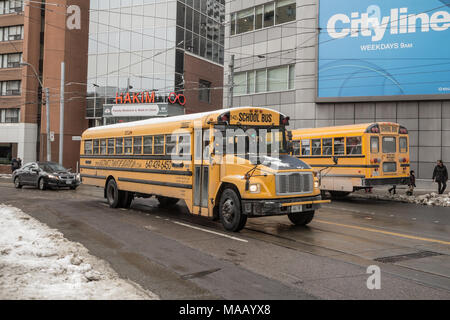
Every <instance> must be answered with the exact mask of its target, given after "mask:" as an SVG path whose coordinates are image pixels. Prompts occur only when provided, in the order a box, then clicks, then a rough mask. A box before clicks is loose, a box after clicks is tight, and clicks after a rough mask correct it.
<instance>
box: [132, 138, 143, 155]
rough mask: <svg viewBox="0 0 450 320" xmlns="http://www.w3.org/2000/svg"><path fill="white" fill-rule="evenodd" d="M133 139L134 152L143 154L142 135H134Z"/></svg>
mask: <svg viewBox="0 0 450 320" xmlns="http://www.w3.org/2000/svg"><path fill="white" fill-rule="evenodd" d="M133 139H134V141H133V154H142V137H134V138H133Z"/></svg>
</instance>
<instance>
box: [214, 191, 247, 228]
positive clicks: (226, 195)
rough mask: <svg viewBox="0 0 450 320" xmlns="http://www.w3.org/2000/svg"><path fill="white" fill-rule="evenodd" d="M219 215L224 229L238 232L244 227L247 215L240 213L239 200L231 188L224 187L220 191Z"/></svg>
mask: <svg viewBox="0 0 450 320" xmlns="http://www.w3.org/2000/svg"><path fill="white" fill-rule="evenodd" d="M219 216H220V221H221V222H222V225H223V227H224V228H225V230H228V231H233V232H239V231H241V230H242V229H243V228H244V226H245V224H246V222H247V215H245V214H243V213H242V210H241V200H240V199H239V197H238V195H237V194H236V192H235V191H234V190H233V189H225V190H224V192H223V193H222V196H221V197H220V204H219Z"/></svg>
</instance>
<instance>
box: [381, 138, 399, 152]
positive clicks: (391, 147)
mask: <svg viewBox="0 0 450 320" xmlns="http://www.w3.org/2000/svg"><path fill="white" fill-rule="evenodd" d="M396 152H397V141H396V139H395V137H383V153H396Z"/></svg>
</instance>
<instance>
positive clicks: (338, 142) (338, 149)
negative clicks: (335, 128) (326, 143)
mask: <svg viewBox="0 0 450 320" xmlns="http://www.w3.org/2000/svg"><path fill="white" fill-rule="evenodd" d="M334 154H335V155H341V154H345V143H344V138H334Z"/></svg>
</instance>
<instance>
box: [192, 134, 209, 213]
mask: <svg viewBox="0 0 450 320" xmlns="http://www.w3.org/2000/svg"><path fill="white" fill-rule="evenodd" d="M209 135H210V130H209V129H202V128H198V129H197V128H196V129H194V179H193V180H194V185H193V189H194V190H193V193H194V195H193V199H194V202H193V210H192V213H193V214H198V215H202V216H208V215H209V212H208V211H209V210H208V198H209V194H208V189H209V174H210V170H209V165H210V163H209V160H210V156H209Z"/></svg>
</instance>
